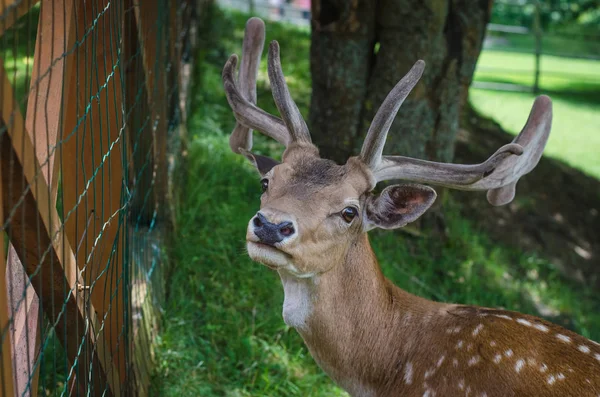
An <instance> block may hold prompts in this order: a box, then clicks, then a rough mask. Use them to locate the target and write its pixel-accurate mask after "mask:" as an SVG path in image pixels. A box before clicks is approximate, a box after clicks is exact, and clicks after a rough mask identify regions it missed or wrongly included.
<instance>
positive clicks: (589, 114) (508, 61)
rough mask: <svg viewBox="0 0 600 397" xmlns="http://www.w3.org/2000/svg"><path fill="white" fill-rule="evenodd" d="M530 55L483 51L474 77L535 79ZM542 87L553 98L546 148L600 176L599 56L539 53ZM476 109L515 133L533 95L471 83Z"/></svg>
mask: <svg viewBox="0 0 600 397" xmlns="http://www.w3.org/2000/svg"><path fill="white" fill-rule="evenodd" d="M533 70H534V57H533V56H532V55H530V54H521V53H507V52H499V51H484V52H483V53H482V54H481V57H480V58H479V62H478V65H477V71H476V73H475V80H476V81H492V82H502V83H513V84H523V85H527V86H531V85H532V84H533ZM540 87H541V89H542V93H545V94H548V95H550V97H551V98H552V101H553V114H554V117H553V122H552V133H551V134H550V138H549V139H548V145H547V147H546V149H545V153H546V154H548V155H550V156H552V157H556V158H559V159H561V160H563V161H565V162H566V163H568V164H570V165H571V166H573V167H576V168H578V169H580V170H582V171H584V172H586V173H588V174H589V175H592V176H594V177H596V178H600V161H599V160H598V150H600V134H599V133H598V132H599V131H600V61H590V60H583V59H565V58H559V57H553V56H543V57H542V59H541V78H540ZM469 95H470V100H471V102H472V104H473V105H474V106H475V108H476V109H477V110H478V111H479V112H481V113H483V114H487V115H490V116H492V117H493V118H495V119H496V120H497V121H498V122H499V123H500V124H501V125H502V127H503V128H504V129H505V130H507V131H509V132H512V133H514V134H517V133H518V132H520V131H521V128H523V125H524V124H525V121H526V120H527V116H528V114H529V110H530V109H531V105H532V103H533V99H534V97H535V96H534V95H533V94H530V93H522V92H497V91H488V90H483V89H477V88H471V90H470V92H469Z"/></svg>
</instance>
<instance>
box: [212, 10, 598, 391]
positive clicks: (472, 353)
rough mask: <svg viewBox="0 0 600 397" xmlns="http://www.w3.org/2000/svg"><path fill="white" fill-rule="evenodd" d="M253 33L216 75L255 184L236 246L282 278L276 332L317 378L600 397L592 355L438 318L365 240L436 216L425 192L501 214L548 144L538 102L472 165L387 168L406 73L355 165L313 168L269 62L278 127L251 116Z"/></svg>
mask: <svg viewBox="0 0 600 397" xmlns="http://www.w3.org/2000/svg"><path fill="white" fill-rule="evenodd" d="M263 41H264V24H263V23H262V21H260V20H259V19H257V18H252V19H250V20H249V21H248V24H247V27H246V34H245V38H244V57H243V59H242V65H241V71H240V74H239V79H238V81H236V79H235V77H234V71H235V66H236V63H237V57H236V56H235V55H233V56H232V57H230V59H229V61H228V62H227V64H226V65H225V68H224V69H223V82H224V87H225V91H226V94H227V99H228V101H229V103H230V105H231V107H232V109H233V111H234V114H235V116H236V119H237V124H236V127H235V129H234V131H233V133H232V136H231V138H230V145H231V148H232V150H233V151H234V152H236V153H240V154H243V155H244V156H246V157H247V158H248V159H249V160H250V161H251V162H252V164H253V165H254V166H255V167H256V169H257V170H258V172H259V173H260V175H261V176H262V180H261V185H262V189H263V194H262V196H261V205H260V211H259V212H257V214H256V215H255V216H254V217H253V218H252V219H251V220H250V222H249V224H248V228H247V232H246V241H247V251H248V254H249V256H250V257H251V258H252V259H253V260H255V261H257V262H260V263H262V264H264V265H266V266H268V267H270V268H272V269H274V270H276V271H277V272H278V273H279V275H280V278H281V281H282V284H283V289H284V293H285V299H284V303H283V318H284V321H285V322H286V323H287V324H288V325H290V326H292V327H294V328H295V329H296V330H297V331H298V332H299V333H300V335H301V336H302V338H303V339H304V342H305V344H306V345H307V347H308V349H309V350H310V353H311V355H312V356H313V358H314V359H315V361H316V362H317V363H318V364H319V366H320V367H321V368H322V369H323V370H324V371H325V372H326V373H327V374H328V375H329V376H330V377H331V378H332V379H333V380H334V381H336V382H337V383H338V384H339V385H340V386H341V387H343V388H344V389H345V390H347V391H348V392H349V393H350V394H351V395H353V396H377V397H387V396H409V397H412V396H422V397H434V396H438V397H441V396H462V395H464V396H479V397H493V396H502V397H504V396H532V397H533V396H547V397H549V396H557V397H558V396H561V397H563V396H577V397H587V396H590V397H600V345H598V344H597V343H595V342H592V341H590V340H588V339H586V338H584V337H582V336H579V335H577V334H575V333H573V332H571V331H568V330H566V329H564V328H562V327H559V326H557V325H554V324H551V323H549V322H547V321H544V320H541V319H538V318H535V317H532V316H527V315H523V314H519V313H514V312H509V311H503V310H496V309H487V308H481V307H475V306H464V305H454V304H445V303H438V302H433V301H429V300H426V299H422V298H420V297H417V296H414V295H411V294H409V293H407V292H405V291H403V290H401V289H400V288H398V287H396V286H394V285H393V284H392V283H391V282H390V281H389V280H387V279H386V278H385V277H384V276H383V274H382V272H381V269H380V268H379V264H378V263H377V260H376V258H375V255H374V253H373V251H372V249H371V246H370V244H369V241H368V237H367V232H368V231H369V230H370V229H373V228H375V227H378V228H382V229H395V228H399V227H403V226H404V225H406V224H407V223H410V222H413V221H414V220H416V219H417V218H418V217H419V216H420V215H421V214H423V213H424V212H425V211H426V210H427V209H428V208H429V207H430V206H431V204H432V203H433V202H434V200H435V198H436V193H435V191H434V190H433V189H432V188H430V187H428V186H425V185H422V184H400V185H392V186H388V187H386V188H385V189H383V190H382V191H381V192H380V193H374V192H373V190H374V188H375V186H376V184H377V182H379V181H383V180H388V179H402V180H406V181H409V182H417V183H427V184H433V185H442V186H446V187H450V188H456V189H464V190H487V192H488V193H487V198H488V201H489V202H490V203H491V204H493V205H503V204H506V203H508V202H510V201H511V200H512V199H513V197H514V194H515V187H516V184H517V182H518V180H519V178H520V177H521V176H523V175H525V174H526V173H528V172H529V171H531V170H532V169H533V168H534V167H535V165H536V164H537V162H538V161H539V158H540V157H541V155H542V151H543V149H544V146H545V144H546V141H547V139H548V134H549V133H550V126H551V118H552V108H551V102H550V99H549V98H548V97H544V96H541V97H539V98H538V99H536V101H535V102H534V105H533V108H532V110H531V113H530V116H529V119H528V120H527V123H526V125H525V127H524V128H523V131H522V132H521V133H520V134H519V136H517V137H516V138H515V139H514V140H513V142H512V143H510V144H507V145H505V146H503V147H501V148H500V149H498V150H497V151H496V153H494V154H493V155H492V156H491V157H490V158H489V159H488V160H486V161H485V162H483V163H481V164H477V165H459V164H445V163H436V162H430V161H423V160H418V159H411V158H406V157H401V156H384V155H383V154H382V152H383V146H384V144H385V139H386V136H387V132H388V130H389V127H390V125H391V123H392V121H393V119H394V117H395V115H396V113H397V112H398V109H399V107H400V105H401V104H402V102H403V101H404V100H405V98H406V97H407V96H408V94H409V93H410V90H411V89H412V88H413V87H414V86H415V85H416V84H417V83H418V81H419V78H420V76H421V74H422V72H423V69H424V63H423V62H422V61H419V62H417V63H416V64H415V65H414V66H413V68H412V69H411V70H410V71H409V72H408V73H407V75H406V76H405V77H404V78H403V79H402V80H401V81H400V82H399V83H398V84H397V85H396V87H394V89H393V90H392V91H391V92H390V94H389V95H388V97H387V98H386V100H385V101H384V102H383V104H382V105H381V107H380V109H379V111H378V112H377V114H376V116H375V118H374V120H373V123H372V125H371V127H370V128H369V131H368V133H367V137H366V139H365V142H364V144H363V147H362V150H361V153H360V155H359V156H356V157H351V158H350V159H348V161H347V162H346V164H343V165H338V164H336V163H334V162H332V161H330V160H326V159H322V158H320V157H319V152H318V149H317V148H316V147H315V146H314V145H313V144H312V143H311V138H310V133H309V131H308V127H307V126H306V123H305V122H304V120H303V118H302V116H301V114H300V112H299V111H298V108H297V107H296V105H295V103H294V102H293V100H292V99H291V96H290V94H289V92H288V88H287V85H286V83H285V78H284V76H283V72H282V69H281V64H280V61H279V46H278V44H277V42H273V43H271V46H270V48H269V70H268V71H269V79H270V81H271V87H272V90H273V98H274V100H275V103H276V105H277V108H278V109H279V112H280V114H281V117H282V118H281V119H280V118H277V117H275V116H273V115H270V114H268V113H266V112H264V111H263V110H261V109H259V108H258V107H256V105H255V102H256V87H255V85H256V74H257V68H258V64H259V63H260V62H259V60H260V54H261V52H262V47H263ZM251 128H255V129H257V130H260V131H261V132H263V133H264V134H266V135H268V136H270V137H272V138H274V139H275V140H277V141H278V142H280V143H281V144H283V145H285V147H286V149H285V151H284V153H283V157H282V161H281V162H278V161H275V160H273V159H270V158H267V157H264V156H260V155H257V154H253V153H251V152H250V151H249V150H250V149H251V147H252V135H251V132H252V130H251Z"/></svg>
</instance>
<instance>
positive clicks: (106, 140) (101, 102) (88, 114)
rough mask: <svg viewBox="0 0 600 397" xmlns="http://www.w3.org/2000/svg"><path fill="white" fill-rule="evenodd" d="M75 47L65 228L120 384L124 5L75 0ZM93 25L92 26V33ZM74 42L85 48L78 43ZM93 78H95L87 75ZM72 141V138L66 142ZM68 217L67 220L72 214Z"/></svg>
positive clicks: (66, 109) (65, 106) (66, 118)
mask: <svg viewBox="0 0 600 397" xmlns="http://www.w3.org/2000/svg"><path fill="white" fill-rule="evenodd" d="M73 4H74V11H75V12H74V13H73V14H72V22H71V25H72V26H71V31H70V32H69V35H75V32H77V37H74V36H72V37H74V40H75V41H74V42H73V44H71V45H70V47H69V48H68V49H67V50H68V51H70V52H68V53H67V54H68V55H67V56H66V60H65V64H66V66H65V73H66V76H68V79H67V81H66V82H65V92H66V93H65V96H64V101H63V103H62V125H61V137H62V139H63V143H62V144H61V146H60V162H61V172H62V191H63V194H62V197H63V206H64V208H65V211H64V212H65V220H64V227H65V231H66V235H67V239H68V241H70V242H71V244H73V248H74V249H75V257H76V261H77V262H76V263H77V266H78V268H79V270H80V271H81V272H82V278H83V282H84V288H85V297H86V299H87V300H90V302H91V304H92V305H93V307H94V308H95V310H96V311H97V316H98V319H99V320H100V321H101V324H100V325H101V326H102V328H101V329H98V330H97V331H96V332H98V333H99V334H100V335H102V336H103V337H104V338H105V339H106V345H105V346H104V347H103V349H105V350H102V349H100V347H97V346H90V348H93V349H97V350H98V354H100V355H102V356H104V357H107V358H109V359H110V361H111V362H112V363H113V364H114V366H115V367H116V370H117V372H116V373H113V374H111V376H114V377H115V379H114V381H115V382H117V383H119V384H126V375H127V363H126V360H127V357H126V351H127V341H126V333H125V330H126V328H125V327H126V322H125V301H126V299H125V296H126V294H127V290H126V285H125V284H126V278H125V273H124V268H123V256H124V251H123V249H124V248H123V247H124V244H123V238H124V237H125V236H124V235H123V233H119V231H120V224H121V223H122V222H124V221H125V218H126V217H125V214H124V211H123V205H124V204H123V202H124V201H126V198H124V197H123V148H124V145H123V140H124V139H125V138H126V136H125V131H124V128H123V126H124V119H123V117H124V115H123V114H122V104H123V98H122V82H121V77H122V67H123V65H122V63H121V62H122V60H121V59H120V57H119V52H120V51H119V45H120V42H119V40H120V36H121V32H122V23H115V22H114V21H119V22H120V21H121V19H120V17H121V16H122V15H123V9H124V6H123V3H122V2H116V3H115V2H111V1H109V0H92V1H85V0H73ZM90 26H93V29H90ZM75 42H77V43H78V44H77V45H76V46H75ZM87 76H93V77H87ZM67 137H69V139H67ZM67 215H68V217H67Z"/></svg>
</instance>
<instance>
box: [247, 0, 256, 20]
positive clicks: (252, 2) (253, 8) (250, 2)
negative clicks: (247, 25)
mask: <svg viewBox="0 0 600 397" xmlns="http://www.w3.org/2000/svg"><path fill="white" fill-rule="evenodd" d="M248 8H249V11H250V15H252V16H254V15H255V11H256V4H255V0H248Z"/></svg>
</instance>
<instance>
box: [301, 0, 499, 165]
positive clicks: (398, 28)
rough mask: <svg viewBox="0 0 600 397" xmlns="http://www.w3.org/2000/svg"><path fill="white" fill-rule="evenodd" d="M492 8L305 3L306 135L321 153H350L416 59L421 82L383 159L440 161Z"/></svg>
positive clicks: (446, 1) (416, 2) (426, 0)
mask: <svg viewBox="0 0 600 397" xmlns="http://www.w3.org/2000/svg"><path fill="white" fill-rule="evenodd" d="M491 5H492V0H348V1H344V0H313V3H312V7H313V9H312V15H313V19H312V46H311V72H312V79H313V94H312V99H311V109H310V126H311V132H312V135H313V137H314V141H315V142H316V143H317V145H318V146H319V147H320V149H321V154H322V155H323V156H325V157H328V158H331V159H333V160H336V161H338V162H344V161H345V160H346V159H347V158H348V157H349V156H351V155H355V154H357V153H358V151H359V150H360V147H361V145H362V141H363V139H364V136H365V135H366V132H367V130H368V128H369V125H370V123H371V120H372V119H373V116H374V115H375V113H376V112H377V109H378V108H379V106H380V105H381V103H382V102H383V100H384V99H385V97H386V96H387V94H388V92H389V91H390V90H391V89H392V88H393V87H394V85H395V84H396V83H397V82H398V81H399V80H400V79H401V78H402V76H404V74H405V73H406V72H407V71H408V70H409V69H410V67H411V66H412V65H413V64H414V62H415V61H416V60H417V59H424V60H425V62H426V63H427V67H426V69H425V73H424V75H423V77H422V79H421V81H420V82H419V84H418V85H417V86H416V87H415V89H414V90H413V93H412V94H411V95H410V96H409V98H408V99H407V100H406V101H405V102H404V104H403V105H402V108H401V110H400V112H399V114H398V117H397V118H396V121H395V122H394V123H393V125H392V128H391V130H390V134H389V136H388V142H387V145H386V150H385V153H393V154H402V155H406V156H412V157H418V158H424V159H429V160H437V161H450V160H452V157H453V153H454V140H455V137H456V133H457V131H458V119H459V113H460V109H461V107H462V106H463V104H464V103H465V101H466V99H467V94H468V87H469V85H470V83H471V81H472V78H473V73H474V71H475V65H476V62H477V58H478V57H479V53H480V51H481V46H482V43H483V37H484V34H485V27H486V25H487V23H488V21H489V18H490V13H491Z"/></svg>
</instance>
